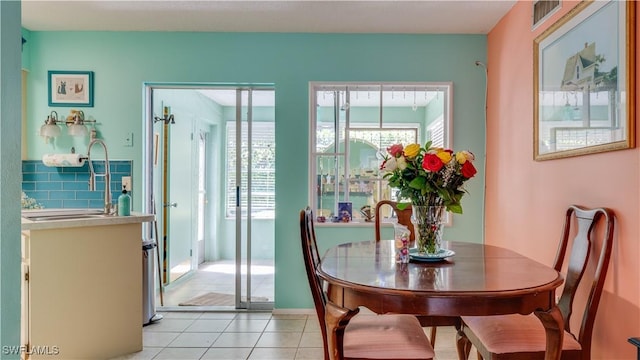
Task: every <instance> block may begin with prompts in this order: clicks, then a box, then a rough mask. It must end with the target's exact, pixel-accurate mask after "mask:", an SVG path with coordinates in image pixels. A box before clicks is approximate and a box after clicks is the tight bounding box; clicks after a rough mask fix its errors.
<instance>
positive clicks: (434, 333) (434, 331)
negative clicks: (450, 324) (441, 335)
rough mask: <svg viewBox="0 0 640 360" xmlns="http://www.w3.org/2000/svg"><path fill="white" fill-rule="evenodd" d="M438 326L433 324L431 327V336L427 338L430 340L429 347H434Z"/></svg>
mask: <svg viewBox="0 0 640 360" xmlns="http://www.w3.org/2000/svg"><path fill="white" fill-rule="evenodd" d="M437 330H438V328H437V327H435V326H432V327H431V336H430V337H429V340H430V341H431V347H432V348H434V349H435V347H436V332H437Z"/></svg>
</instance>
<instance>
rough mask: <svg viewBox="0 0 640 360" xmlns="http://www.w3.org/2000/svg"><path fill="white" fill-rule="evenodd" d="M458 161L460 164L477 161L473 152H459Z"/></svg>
mask: <svg viewBox="0 0 640 360" xmlns="http://www.w3.org/2000/svg"><path fill="white" fill-rule="evenodd" d="M456 160H457V161H458V163H460V164H464V163H466V162H467V161H473V160H475V156H474V155H473V154H472V153H471V152H469V151H466V150H463V151H458V152H457V153H456Z"/></svg>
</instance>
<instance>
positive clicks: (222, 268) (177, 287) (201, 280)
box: [156, 260, 274, 310]
mask: <svg viewBox="0 0 640 360" xmlns="http://www.w3.org/2000/svg"><path fill="white" fill-rule="evenodd" d="M273 273H274V266H273V260H254V262H253V264H252V269H251V274H252V276H251V295H252V297H253V296H256V297H261V298H266V299H267V301H273V298H274V290H273V289H274V286H273V285H274V280H273V278H274V275H273ZM242 281H243V282H242V283H243V284H246V277H245V278H243V280H242ZM235 286H236V283H235V263H234V262H233V261H231V260H220V261H215V262H205V263H202V264H200V265H198V270H197V271H194V272H192V273H190V274H187V275H185V276H184V277H183V278H180V279H178V280H176V281H175V282H173V283H171V284H170V285H168V286H167V287H165V289H164V294H163V300H164V301H163V303H164V306H166V307H173V306H178V305H179V304H180V303H181V302H183V301H186V300H189V299H191V298H194V297H196V296H200V295H202V294H205V293H208V292H218V293H222V294H235ZM156 305H158V306H160V295H159V293H158V295H157V296H156ZM229 309H230V310H231V309H233V307H229Z"/></svg>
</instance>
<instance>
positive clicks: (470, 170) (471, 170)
mask: <svg viewBox="0 0 640 360" xmlns="http://www.w3.org/2000/svg"><path fill="white" fill-rule="evenodd" d="M460 172H461V173H462V176H464V177H466V178H467V179H470V178H472V177H473V175H475V174H476V173H477V172H478V170H476V168H475V167H474V166H473V164H472V163H471V161H465V163H464V164H462V168H461V169H460Z"/></svg>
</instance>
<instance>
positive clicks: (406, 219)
mask: <svg viewBox="0 0 640 360" xmlns="http://www.w3.org/2000/svg"><path fill="white" fill-rule="evenodd" d="M383 206H389V207H391V210H393V212H394V213H395V215H396V218H397V221H398V224H401V225H404V226H406V227H408V228H409V232H410V233H411V235H410V236H409V241H410V243H411V246H414V244H415V229H414V228H413V223H412V222H411V215H412V213H413V211H412V209H411V205H409V206H407V207H406V208H404V209H402V210H400V209H398V203H397V202H395V201H391V200H380V201H378V203H377V204H376V210H375V228H376V241H380V239H381V235H380V233H381V226H382V225H381V224H382V218H383V216H382V207H383ZM418 321H420V324H421V325H422V326H425V327H426V326H429V327H431V332H430V335H429V340H430V342H431V346H432V347H435V346H436V335H437V333H438V330H437V329H438V326H458V325H459V324H460V318H459V317H457V316H456V317H451V316H427V315H425V316H418Z"/></svg>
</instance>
